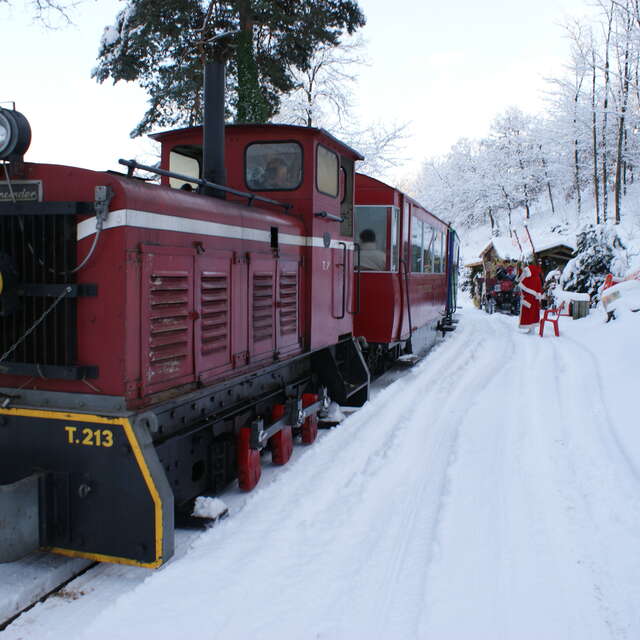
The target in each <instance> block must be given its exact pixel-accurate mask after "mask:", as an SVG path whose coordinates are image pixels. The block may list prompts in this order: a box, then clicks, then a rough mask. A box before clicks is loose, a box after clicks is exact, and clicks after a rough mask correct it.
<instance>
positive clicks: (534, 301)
mask: <svg viewBox="0 0 640 640" xmlns="http://www.w3.org/2000/svg"><path fill="white" fill-rule="evenodd" d="M541 276H542V270H541V269H540V267H539V266H538V265H537V264H530V265H529V266H527V267H525V268H524V270H523V271H522V273H521V274H520V277H519V278H518V287H519V288H520V291H521V295H522V300H521V302H520V322H519V323H518V326H519V328H520V329H521V330H522V331H523V332H525V333H529V331H531V329H532V328H535V327H537V326H538V323H539V322H540V299H541V298H542V277H541Z"/></svg>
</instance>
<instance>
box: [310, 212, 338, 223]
mask: <svg viewBox="0 0 640 640" xmlns="http://www.w3.org/2000/svg"><path fill="white" fill-rule="evenodd" d="M313 215H314V216H315V217H316V218H324V219H325V220H334V221H335V222H344V217H343V216H334V215H333V214H332V213H327V212H326V211H318V213H314V214H313Z"/></svg>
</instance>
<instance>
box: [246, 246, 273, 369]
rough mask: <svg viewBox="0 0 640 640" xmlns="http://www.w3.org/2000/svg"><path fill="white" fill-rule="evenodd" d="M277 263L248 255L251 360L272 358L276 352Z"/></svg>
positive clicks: (270, 259)
mask: <svg viewBox="0 0 640 640" xmlns="http://www.w3.org/2000/svg"><path fill="white" fill-rule="evenodd" d="M276 273H277V272H276V261H275V260H274V259H273V257H271V256H265V255H261V254H258V253H252V254H250V256H249V283H248V290H249V355H250V358H251V360H252V361H253V360H255V359H264V357H265V356H267V355H269V356H270V357H273V353H274V352H275V350H276V314H275V300H276Z"/></svg>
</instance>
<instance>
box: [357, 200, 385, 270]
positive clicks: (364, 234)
mask: <svg viewBox="0 0 640 640" xmlns="http://www.w3.org/2000/svg"><path fill="white" fill-rule="evenodd" d="M389 211H390V207H381V206H378V207H376V206H370V207H367V206H359V207H356V239H357V242H359V243H360V268H361V269H362V270H363V271H387V270H388V268H389V266H388V265H389V259H388V255H389V252H388V248H387V224H388V218H389Z"/></svg>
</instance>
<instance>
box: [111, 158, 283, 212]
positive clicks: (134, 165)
mask: <svg viewBox="0 0 640 640" xmlns="http://www.w3.org/2000/svg"><path fill="white" fill-rule="evenodd" d="M118 162H119V163H120V164H122V165H124V166H125V167H127V168H128V169H129V172H128V174H127V175H128V176H129V177H131V176H132V175H133V171H134V170H135V169H142V170H143V171H149V172H150V173H157V174H158V175H159V176H165V177H166V178H175V179H176V180H182V181H183V182H191V183H193V184H197V185H198V186H200V187H210V188H212V189H217V190H218V191H224V192H225V193H231V194H233V195H234V196H240V197H241V198H247V199H248V200H249V206H251V205H252V204H253V201H254V200H258V201H259V202H266V203H267V204H274V205H276V206H277V207H282V208H283V209H284V210H285V211H288V210H289V209H291V208H292V207H293V205H292V204H289V203H288V202H278V200H272V199H271V198H265V197H264V196H259V195H256V194H255V193H249V192H247V191H238V189H232V188H231V187H226V186H223V185H221V184H215V182H209V181H208V180H203V179H202V178H194V177H193V176H186V175H184V174H182V173H175V172H174V171H166V170H165V169H158V167H150V166H148V165H146V164H140V163H139V162H136V161H135V160H123V159H122V158H121V159H120V160H118Z"/></svg>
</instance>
